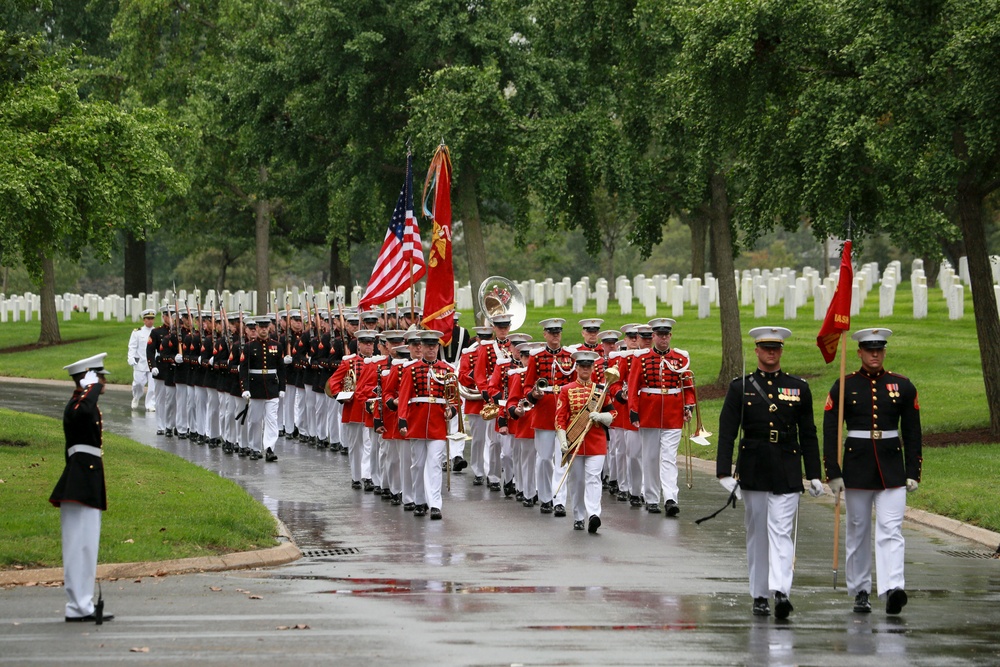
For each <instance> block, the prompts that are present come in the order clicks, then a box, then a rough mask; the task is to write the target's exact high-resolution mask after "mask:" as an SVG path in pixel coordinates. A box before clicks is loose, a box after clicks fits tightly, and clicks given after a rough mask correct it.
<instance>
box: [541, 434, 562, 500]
mask: <svg viewBox="0 0 1000 667" xmlns="http://www.w3.org/2000/svg"><path fill="white" fill-rule="evenodd" d="M535 455H536V456H537V460H536V461H535V482H536V483H537V484H538V501H539V502H542V503H548V502H551V503H554V504H556V505H565V504H566V485H565V484H563V485H562V488H561V489H559V492H558V493H556V492H555V489H556V485H557V484H558V483H559V482H560V481H562V478H563V476H564V475H565V474H566V466H563V465H559V464H560V463H561V462H562V452H561V451H560V450H559V448H558V447H556V432H555V431H554V430H553V431H548V430H545V429H538V428H536V429H535Z"/></svg>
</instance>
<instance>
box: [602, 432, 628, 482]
mask: <svg viewBox="0 0 1000 667" xmlns="http://www.w3.org/2000/svg"><path fill="white" fill-rule="evenodd" d="M623 433H624V431H623V430H622V429H620V428H609V429H608V453H607V455H606V456H605V457H604V468H605V472H606V473H607V475H608V481H609V482H617V481H618V448H619V446H620V445H621V444H622V443H624V442H625V437H624V436H623V435H622V434H623Z"/></svg>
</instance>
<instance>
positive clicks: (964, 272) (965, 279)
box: [958, 255, 972, 285]
mask: <svg viewBox="0 0 1000 667" xmlns="http://www.w3.org/2000/svg"><path fill="white" fill-rule="evenodd" d="M958 277H959V279H960V280H961V281H962V284H963V285H968V284H970V283H971V282H972V281H971V280H969V258H968V257H966V256H965V255H962V256H961V257H959V258H958Z"/></svg>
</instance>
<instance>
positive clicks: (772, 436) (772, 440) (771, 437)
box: [768, 431, 778, 442]
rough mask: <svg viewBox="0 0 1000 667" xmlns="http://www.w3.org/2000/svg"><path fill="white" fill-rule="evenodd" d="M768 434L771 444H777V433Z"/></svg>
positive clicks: (770, 432)
mask: <svg viewBox="0 0 1000 667" xmlns="http://www.w3.org/2000/svg"><path fill="white" fill-rule="evenodd" d="M768 433H769V436H770V440H771V442H778V432H777V431H769V432H768Z"/></svg>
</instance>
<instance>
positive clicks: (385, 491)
mask: <svg viewBox="0 0 1000 667" xmlns="http://www.w3.org/2000/svg"><path fill="white" fill-rule="evenodd" d="M382 497H383V498H385V499H386V500H388V499H389V498H392V490H391V489H390V488H389V487H388V486H387V487H385V488H384V489H382Z"/></svg>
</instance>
